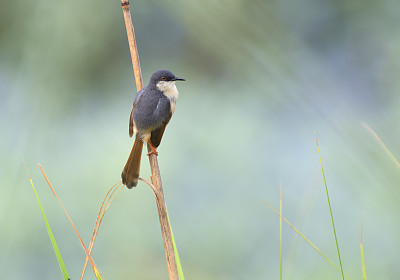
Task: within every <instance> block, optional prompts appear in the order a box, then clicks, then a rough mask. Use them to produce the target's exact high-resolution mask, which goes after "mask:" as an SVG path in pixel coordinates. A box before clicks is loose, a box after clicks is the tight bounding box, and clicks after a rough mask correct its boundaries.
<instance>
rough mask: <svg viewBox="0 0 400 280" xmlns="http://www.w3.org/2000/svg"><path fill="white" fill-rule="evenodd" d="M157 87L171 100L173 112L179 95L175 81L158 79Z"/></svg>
mask: <svg viewBox="0 0 400 280" xmlns="http://www.w3.org/2000/svg"><path fill="white" fill-rule="evenodd" d="M157 88H158V89H159V90H161V91H162V93H163V94H164V95H165V96H166V97H168V99H169V101H170V102H171V111H172V113H174V111H175V103H176V100H177V99H178V96H179V92H178V89H177V88H176V85H175V81H160V82H158V83H157Z"/></svg>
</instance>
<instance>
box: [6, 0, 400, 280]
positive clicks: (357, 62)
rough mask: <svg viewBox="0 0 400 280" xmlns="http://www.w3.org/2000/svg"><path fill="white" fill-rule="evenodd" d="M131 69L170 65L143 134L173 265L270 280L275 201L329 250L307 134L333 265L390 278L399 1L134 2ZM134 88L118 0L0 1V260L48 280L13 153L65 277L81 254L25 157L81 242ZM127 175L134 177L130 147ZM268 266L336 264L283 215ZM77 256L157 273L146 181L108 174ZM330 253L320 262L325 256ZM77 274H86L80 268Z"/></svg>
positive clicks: (135, 274) (33, 212) (160, 266)
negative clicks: (173, 89)
mask: <svg viewBox="0 0 400 280" xmlns="http://www.w3.org/2000/svg"><path fill="white" fill-rule="evenodd" d="M132 5H133V7H132V9H131V12H132V16H133V22H134V25H135V30H136V36H137V43H138V49H139V54H140V59H141V66H142V71H143V77H144V82H145V83H146V84H147V82H148V78H149V76H150V75H151V73H152V72H153V71H154V70H156V69H159V68H167V69H170V70H171V71H173V72H174V73H175V74H176V75H177V76H180V77H184V78H186V79H187V82H185V83H179V84H178V88H179V91H180V98H179V100H178V104H177V107H176V111H175V115H174V117H173V118H172V120H171V122H170V124H169V126H168V128H167V130H166V133H165V134H164V139H163V141H162V143H161V146H160V148H159V153H160V156H159V163H160V167H161V174H162V178H163V183H164V191H165V195H166V200H167V205H168V209H169V214H170V218H171V222H172V226H173V230H174V234H175V238H176V242H177V245H178V249H179V252H180V257H181V260H182V265H183V269H184V273H185V276H186V278H187V279H278V277H279V219H278V216H277V215H276V214H275V213H273V212H272V210H271V209H269V208H268V206H266V205H265V204H264V203H263V200H265V201H267V202H269V203H271V204H272V205H273V206H275V207H276V208H278V207H279V185H280V183H281V184H282V188H283V198H284V201H283V204H284V215H285V217H286V218H287V219H288V220H289V221H291V222H292V223H293V224H294V225H295V226H297V227H298V228H299V229H300V230H301V231H302V232H303V234H305V235H306V236H307V237H308V238H309V239H311V241H313V242H314V243H315V244H316V245H317V246H318V247H319V248H320V249H321V250H322V251H323V252H324V253H325V254H326V255H327V256H328V257H330V258H331V259H333V260H337V253H336V249H335V245H334V239H333V234H332V230H331V224H330V218H329V212H328V206H327V204H326V198H325V191H324V188H323V181H322V175H321V169H320V165H319V159H318V153H317V148H316V144H315V138H314V130H316V132H317V136H318V140H319V145H320V149H321V153H322V157H323V162H324V167H325V172H326V174H325V175H326V179H327V183H328V188H329V191H330V195H331V197H330V198H331V203H332V208H333V211H334V217H335V222H336V227H337V235H338V240H339V243H340V247H341V253H342V255H341V256H342V262H343V268H344V271H345V273H346V274H347V275H348V276H350V278H351V279H362V270H361V256H360V247H359V242H360V224H361V222H362V220H363V219H364V229H363V241H364V247H365V260H366V265H367V276H368V277H369V278H370V279H400V266H399V265H398V249H399V248H400V238H399V237H400V226H399V211H400V206H399V205H400V204H399V203H398V201H399V197H400V195H399V194H400V193H399V182H400V170H399V169H397V168H396V166H395V164H393V162H392V161H391V160H390V159H389V157H388V156H387V155H386V154H385V153H384V151H383V149H382V148H381V147H380V146H379V144H378V143H377V141H376V140H375V139H374V138H373V137H372V136H371V135H370V133H369V132H368V131H367V130H366V129H365V128H364V127H363V126H362V122H366V123H367V124H368V125H370V126H371V127H372V128H373V129H374V130H375V131H376V132H377V133H378V134H379V135H380V136H381V137H382V139H383V140H384V142H385V143H386V145H387V146H388V147H389V149H390V150H391V151H392V152H393V154H394V155H395V156H397V157H399V156H400V146H399V120H400V110H399V105H400V104H399V103H400V97H399V96H400V95H399V90H400V79H399V78H398V74H399V71H400V36H399V34H400V21H399V18H400V2H398V1H394V0H382V1H361V0H348V1H334V0H322V1H317V0H304V1H293V0H281V1H262V0H251V1H245V0H229V1H228V0H221V1H209V0H203V1H193V0H192V1H188V0H186V1H184V0H176V1H155V0H147V1H133V3H132ZM135 93H136V87H135V82H134V78H133V71H132V66H131V60H130V54H129V48H128V43H127V38H126V31H125V25H124V21H123V14H122V9H121V7H120V2H119V1H92V0H89V1H78V0H71V1H61V2H57V1H52V2H50V1H43V0H38V1H20V0H17V1H8V2H7V1H2V3H1V8H0V94H1V100H0V133H1V137H0V156H1V162H0V164H1V165H0V186H1V187H0V272H1V277H2V279H12V280H13V279H61V274H60V272H59V268H58V265H57V261H56V258H55V256H54V253H53V251H52V248H51V243H50V241H49V239H48V236H47V232H46V229H45V227H44V223H43V220H42V218H41V215H40V211H39V208H38V206H37V203H36V200H35V197H34V194H33V191H32V188H31V186H30V184H29V181H28V176H27V174H26V171H25V168H24V165H23V162H22V158H23V159H24V160H25V161H26V163H27V166H28V168H29V170H30V172H31V176H32V178H33V180H34V182H35V185H36V187H37V189H38V193H39V196H40V198H41V200H42V203H43V205H44V208H45V211H46V213H47V216H48V219H49V221H50V224H51V225H52V228H53V231H54V234H55V237H56V239H57V241H58V243H59V247H60V250H61V253H62V254H63V257H64V260H65V262H66V265H67V268H68V271H69V273H70V276H71V277H72V279H78V277H79V275H80V271H81V269H82V264H83V261H84V258H85V255H84V252H83V250H82V248H81V245H80V244H79V241H78V239H77V238H76V236H75V234H74V232H73V229H72V228H71V226H70V224H69V222H68V221H67V219H66V217H65V215H64V213H63V212H62V210H61V208H60V206H59V205H58V204H57V202H56V200H55V199H54V197H53V196H52V194H51V193H50V190H49V189H48V187H47V185H46V183H45V181H44V179H43V176H42V175H41V173H40V170H39V168H38V167H37V163H38V162H40V163H41V164H42V165H43V167H44V169H45V170H46V172H47V175H48V176H49V179H50V180H51V182H52V183H53V186H54V187H55V188H56V191H57V192H58V195H59V197H60V198H61V200H62V201H63V203H64V205H65V207H66V208H67V209H68V211H69V213H70V216H71V217H72V219H73V220H74V221H75V223H76V226H77V228H78V230H79V231H80V233H81V234H82V236H83V238H84V239H85V241H88V240H89V239H90V236H91V233H92V230H93V226H94V223H95V220H96V215H97V212H98V210H99V207H100V204H101V201H102V199H103V197H104V195H105V194H106V192H107V190H108V189H109V188H110V187H111V186H112V185H113V184H114V183H116V182H118V180H120V174H121V171H122V168H123V166H124V164H125V161H126V159H127V157H128V155H129V152H130V149H131V145H132V143H133V140H132V139H130V138H129V137H128V119H129V113H130V110H131V107H132V101H133V98H134V96H135ZM142 176H143V177H145V178H149V168H148V164H147V159H146V157H145V156H144V157H143V164H142ZM283 238H284V245H283V250H284V252H283V253H284V255H283V258H284V259H283V264H284V271H283V275H284V279H340V277H341V276H340V274H339V272H338V271H336V270H335V268H333V267H332V266H331V265H329V264H328V263H327V262H326V261H325V260H324V259H323V258H322V257H321V256H320V255H319V254H318V253H316V252H315V251H314V250H313V249H312V248H311V247H310V246H309V245H308V244H306V243H305V241H304V240H302V239H300V238H299V237H298V236H297V235H296V234H295V233H294V232H293V230H292V229H290V228H289V227H288V226H286V225H284V236H283ZM92 255H93V257H94V260H95V262H96V263H97V265H98V266H99V268H100V270H101V272H102V274H103V276H104V279H167V268H166V264H165V256H164V251H163V245H162V240H161V234H160V229H159V224H158V217H157V210H156V206H155V201H154V198H153V194H152V191H151V190H150V188H148V187H147V186H146V185H144V184H143V183H140V184H139V186H138V187H137V188H136V189H133V190H127V189H124V190H123V191H122V192H121V193H120V195H119V196H118V197H117V199H116V200H115V201H114V203H113V205H112V206H111V208H110V209H109V210H108V213H107V214H106V216H105V218H104V221H103V224H102V227H101V229H100V233H99V235H98V238H97V241H96V243H95V247H94V250H93V254H92ZM336 262H337V261H336ZM85 279H94V277H93V273H92V272H91V271H90V269H88V271H87V272H86V277H85Z"/></svg>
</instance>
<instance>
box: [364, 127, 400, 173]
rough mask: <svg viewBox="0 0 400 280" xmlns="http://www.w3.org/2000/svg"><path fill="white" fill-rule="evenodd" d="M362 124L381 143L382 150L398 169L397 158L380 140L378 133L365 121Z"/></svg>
mask: <svg viewBox="0 0 400 280" xmlns="http://www.w3.org/2000/svg"><path fill="white" fill-rule="evenodd" d="M362 125H363V126H364V127H365V128H366V129H367V130H368V131H369V132H370V133H371V134H372V136H374V138H375V139H376V141H378V143H379V144H381V146H382V148H383V150H384V151H385V152H386V154H387V155H388V156H389V157H390V159H391V160H392V161H393V162H394V164H395V165H396V166H397V168H399V169H400V162H399V161H398V160H397V158H396V157H395V156H394V155H393V154H392V152H391V151H390V150H389V148H388V147H386V145H385V143H384V142H383V141H382V139H381V138H380V137H379V136H378V134H377V133H376V132H375V131H374V130H373V129H372V128H371V127H370V126H369V125H367V124H366V123H365V122H363V123H362Z"/></svg>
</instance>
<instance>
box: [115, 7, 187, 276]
mask: <svg viewBox="0 0 400 280" xmlns="http://www.w3.org/2000/svg"><path fill="white" fill-rule="evenodd" d="M121 6H122V10H123V13H124V19H125V26H126V33H127V36H128V41H129V48H130V51H131V58H132V66H133V71H134V73H135V80H136V87H137V90H138V91H139V90H141V89H142V88H143V79H142V72H141V69H140V61H139V55H138V51H137V46H136V39H135V31H134V29H133V24H132V18H131V13H130V10H129V0H121ZM147 148H148V149H150V147H149V145H147ZM149 161H150V169H151V175H152V176H151V182H152V185H150V184H149V182H146V181H144V180H143V179H142V181H144V182H146V183H148V184H149V186H150V187H151V188H152V189H153V191H154V194H155V197H156V203H157V210H158V217H159V220H160V226H161V235H162V238H163V243H164V250H165V257H166V259H167V267H168V273H169V279H170V280H178V279H179V276H178V269H177V264H176V259H175V254H174V246H173V241H172V234H171V229H170V226H169V222H168V215H167V209H166V206H165V200H164V192H163V189H162V183H161V175H160V169H159V167H158V160H157V156H156V155H155V154H150V156H149ZM152 186H153V187H154V188H153V187H152Z"/></svg>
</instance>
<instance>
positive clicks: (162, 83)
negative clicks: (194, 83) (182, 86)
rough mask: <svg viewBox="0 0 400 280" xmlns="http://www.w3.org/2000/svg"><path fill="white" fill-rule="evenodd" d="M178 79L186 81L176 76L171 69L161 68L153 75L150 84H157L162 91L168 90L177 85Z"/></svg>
mask: <svg viewBox="0 0 400 280" xmlns="http://www.w3.org/2000/svg"><path fill="white" fill-rule="evenodd" d="M176 81H186V80H185V79H183V78H179V77H176V76H175V75H174V74H173V73H172V72H171V71H169V70H165V69H160V70H157V71H156V72H154V73H153V75H151V78H150V84H151V85H154V86H156V87H157V88H158V89H159V90H161V91H166V90H168V89H170V88H172V87H174V86H175V82H176Z"/></svg>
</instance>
